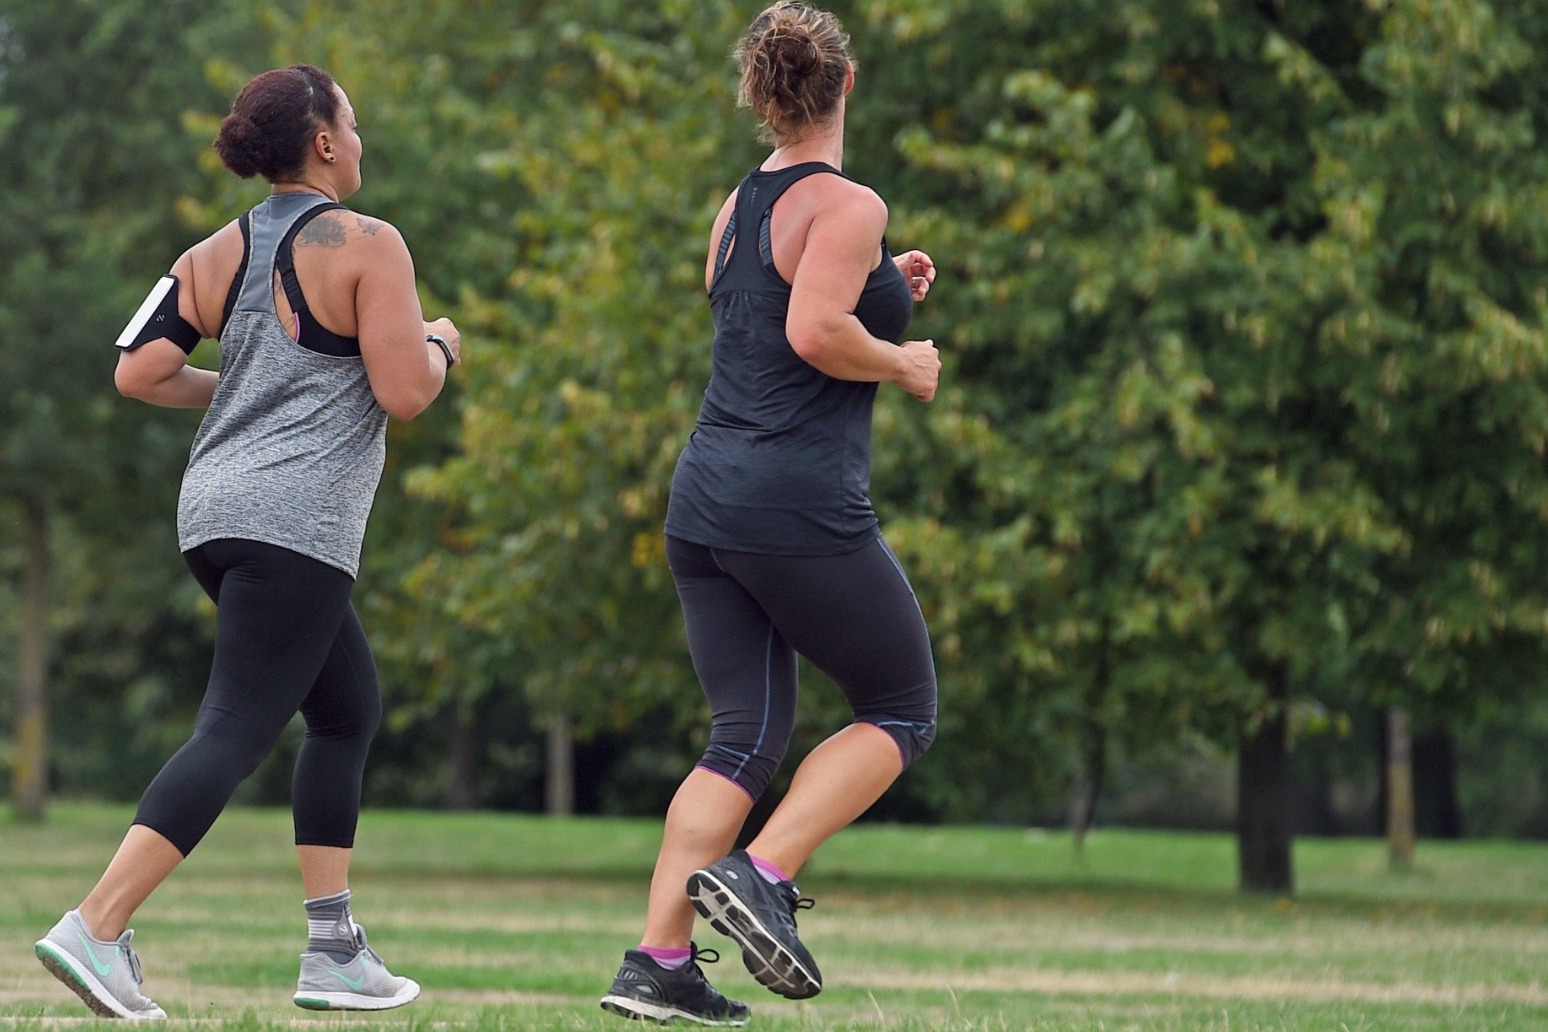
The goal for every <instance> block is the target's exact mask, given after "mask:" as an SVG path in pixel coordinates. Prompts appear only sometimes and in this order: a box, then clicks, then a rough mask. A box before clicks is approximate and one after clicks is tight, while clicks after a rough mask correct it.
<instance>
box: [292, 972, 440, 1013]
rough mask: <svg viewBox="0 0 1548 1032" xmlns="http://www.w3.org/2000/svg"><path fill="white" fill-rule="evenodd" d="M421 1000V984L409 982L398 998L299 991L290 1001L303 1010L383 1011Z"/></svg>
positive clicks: (410, 980) (411, 980)
mask: <svg viewBox="0 0 1548 1032" xmlns="http://www.w3.org/2000/svg"><path fill="white" fill-rule="evenodd" d="M417 999H419V983H418V982H416V981H414V980H413V979H409V980H408V984H407V985H405V986H404V987H403V989H402V991H401V992H399V993H398V994H397V995H396V996H361V995H360V994H358V993H333V992H325V993H308V992H300V991H298V992H297V993H296V995H294V996H292V997H291V998H290V1001H291V1002H292V1003H294V1004H295V1005H296V1006H297V1007H300V1008H301V1009H302V1010H314V1011H326V1010H353V1011H382V1010H392V1009H393V1008H394V1007H402V1006H403V1005H404V1004H409V1003H413V1002H414V1001H415V1000H417Z"/></svg>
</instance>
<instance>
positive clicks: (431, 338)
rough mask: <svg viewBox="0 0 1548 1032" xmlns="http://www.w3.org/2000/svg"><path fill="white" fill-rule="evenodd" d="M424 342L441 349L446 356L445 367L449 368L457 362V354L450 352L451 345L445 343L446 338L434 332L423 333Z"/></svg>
mask: <svg viewBox="0 0 1548 1032" xmlns="http://www.w3.org/2000/svg"><path fill="white" fill-rule="evenodd" d="M425 340H426V342H428V343H430V344H434V345H435V346H436V347H438V348H440V349H441V354H443V355H445V356H446V368H447V369H450V368H451V367H452V366H454V365H456V364H457V356H456V355H453V354H452V349H451V345H450V344H448V343H446V338H445V337H442V336H439V335H437V334H434V333H427V334H425Z"/></svg>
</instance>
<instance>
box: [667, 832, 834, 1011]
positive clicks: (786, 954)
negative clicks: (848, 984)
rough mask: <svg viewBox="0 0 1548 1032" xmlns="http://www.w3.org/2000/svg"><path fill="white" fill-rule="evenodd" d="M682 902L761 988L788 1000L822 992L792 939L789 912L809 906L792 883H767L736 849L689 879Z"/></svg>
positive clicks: (808, 959)
mask: <svg viewBox="0 0 1548 1032" xmlns="http://www.w3.org/2000/svg"><path fill="white" fill-rule="evenodd" d="M688 898H689V899H691V900H693V907H694V909H695V910H697V911H698V912H699V913H700V914H701V915H703V916H704V917H706V918H708V919H709V923H710V926H711V927H713V928H714V929H715V931H717V932H719V933H720V934H721V935H729V936H730V937H731V938H733V939H735V940H736V942H737V945H739V946H741V947H742V963H744V964H746V965H747V970H748V972H749V973H750V974H751V975H752V976H753V977H754V978H756V979H757V980H758V983H759V984H760V985H762V986H763V987H764V988H766V989H768V990H770V991H772V992H776V993H778V994H779V995H781V996H784V997H786V998H788V999H791V1000H804V999H807V998H808V997H812V996H816V995H817V994H818V993H820V992H822V972H820V971H818V970H817V962H816V961H815V960H813V959H812V955H811V953H810V952H809V951H808V950H807V948H806V947H805V946H803V945H802V944H801V939H800V937H799V936H798V935H797V934H796V921H795V912H796V911H797V910H810V909H811V907H812V901H811V900H809V899H802V898H801V890H799V889H797V888H796V886H795V882H791V881H782V882H780V883H779V884H778V885H775V884H772V883H770V882H769V881H767V880H766V879H765V878H764V877H763V875H761V874H759V873H758V868H756V867H754V866H753V862H752V859H751V858H750V857H748V855H747V853H746V852H745V851H743V850H740V849H738V850H737V851H736V852H734V853H732V854H731V855H730V856H728V857H726V858H725V859H724V860H717V861H715V862H714V863H712V864H710V865H709V866H708V867H704V868H701V869H699V870H697V871H694V872H693V874H691V875H689V876H688Z"/></svg>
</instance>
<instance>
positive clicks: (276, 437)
mask: <svg viewBox="0 0 1548 1032" xmlns="http://www.w3.org/2000/svg"><path fill="white" fill-rule="evenodd" d="M327 203H329V201H328V199H327V198H325V197H320V196H318V195H316V194H310V193H282V194H274V195H272V196H270V197H269V198H268V199H267V200H265V201H264V202H263V203H262V204H260V205H258V207H256V208H254V209H253V211H252V215H251V224H252V226H251V234H250V242H249V249H248V260H247V263H246V265H245V270H246V272H245V276H244V278H243V280H242V283H241V288H240V292H239V294H238V297H237V301H236V305H235V306H234V307H233V309H232V311H231V316H230V318H229V319H227V321H226V325H225V327H224V329H223V330H222V331H221V336H220V385H219V386H218V387H216V389H215V397H214V399H213V400H212V401H211V402H210V407H209V411H207V412H206V413H205V416H204V421H203V422H202V423H201V424H200V425H199V432H198V434H197V435H196V436H195V437H194V442H193V447H192V450H191V451H190V453H189V457H188V468H187V470H186V471H185V472H184V474H183V489H182V493H181V495H180V496H179V498H178V504H177V533H178V547H180V548H181V549H182V550H183V551H185V552H186V551H188V550H189V549H190V548H194V547H196V546H198V545H202V544H204V543H205V542H207V541H214V540H217V539H219V538H243V539H247V540H251V541H262V542H265V543H267V544H271V545H279V546H280V547H282V548H288V549H290V550H292V551H295V552H299V553H301V554H302V555H306V556H310V557H311V558H313V559H317V560H319V561H321V562H324V563H327V564H328V565H329V566H335V567H337V568H339V569H341V570H343V571H344V572H346V573H348V574H349V575H350V576H351V577H353V576H356V575H357V574H358V572H359V569H360V545H361V542H362V540H363V539H364V538H365V528H366V520H367V518H368V517H369V516H370V514H371V502H372V500H373V499H374V498H375V495H376V486H377V484H378V482H379V481H380V480H381V475H382V463H383V460H384V458H385V456H386V444H387V413H386V411H385V410H383V408H382V407H381V405H379V404H378V403H377V401H376V396H375V395H374V394H372V393H371V385H370V383H369V382H368V381H367V380H366V372H365V363H364V362H363V361H362V360H361V358H360V356H359V355H355V356H352V357H335V356H331V355H324V354H319V353H318V352H315V351H308V350H307V349H306V348H304V347H302V346H301V345H300V344H297V343H296V342H295V341H293V340H291V339H290V337H289V335H288V334H286V332H285V330H284V327H283V326H281V325H280V321H279V317H278V316H276V315H275V314H274V289H275V288H274V263H275V259H276V255H277V252H278V250H279V246H280V242H281V241H282V240H284V238H285V234H286V232H287V231H288V230H289V229H290V227H291V226H292V225H293V224H294V223H295V222H296V220H297V219H298V218H300V217H301V216H302V215H303V214H304V213H305V212H306V211H308V210H309V209H311V208H313V207H315V206H316V205H319V204H327Z"/></svg>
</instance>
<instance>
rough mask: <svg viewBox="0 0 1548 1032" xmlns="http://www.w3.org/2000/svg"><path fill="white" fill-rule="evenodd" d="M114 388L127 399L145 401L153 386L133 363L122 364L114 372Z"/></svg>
mask: <svg viewBox="0 0 1548 1032" xmlns="http://www.w3.org/2000/svg"><path fill="white" fill-rule="evenodd" d="M113 386H114V387H115V388H117V389H118V393H119V394H121V395H122V396H124V397H125V398H133V399H134V400H136V401H144V400H145V396H146V394H147V393H148V392H149V390H150V387H151V384H150V383H148V382H147V381H146V379H145V377H144V376H143V375H141V374H140V372H139V370H137V369H136V368H135V366H134V363H132V362H120V363H119V364H118V367H117V368H116V369H114V370H113Z"/></svg>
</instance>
